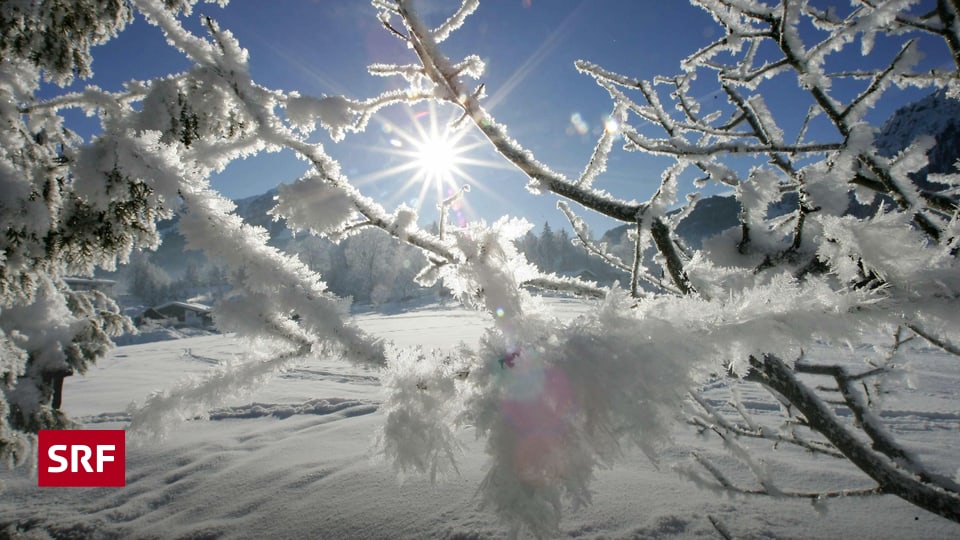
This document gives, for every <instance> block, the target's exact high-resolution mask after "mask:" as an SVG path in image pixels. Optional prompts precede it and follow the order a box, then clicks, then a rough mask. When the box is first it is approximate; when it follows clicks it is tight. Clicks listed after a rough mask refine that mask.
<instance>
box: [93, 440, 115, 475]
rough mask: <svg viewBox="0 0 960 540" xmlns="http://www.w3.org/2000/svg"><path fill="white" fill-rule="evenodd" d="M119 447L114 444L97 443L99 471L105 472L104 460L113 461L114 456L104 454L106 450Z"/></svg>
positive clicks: (109, 450) (110, 450)
mask: <svg viewBox="0 0 960 540" xmlns="http://www.w3.org/2000/svg"><path fill="white" fill-rule="evenodd" d="M116 449H117V447H116V446H114V445H112V444H98V445H97V472H103V462H104V461H110V462H113V456H112V455H110V456H108V455H106V454H104V452H105V451H108V452H113V451H114V450H116Z"/></svg>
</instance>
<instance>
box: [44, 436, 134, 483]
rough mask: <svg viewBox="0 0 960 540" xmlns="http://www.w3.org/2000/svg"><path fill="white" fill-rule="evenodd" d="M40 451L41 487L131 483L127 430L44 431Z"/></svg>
mask: <svg viewBox="0 0 960 540" xmlns="http://www.w3.org/2000/svg"><path fill="white" fill-rule="evenodd" d="M37 453H38V454H39V455H38V456H37V457H38V460H37V461H38V462H37V476H38V478H37V485H38V486H40V487H123V486H125V485H127V470H126V469H127V466H126V432H125V431H123V430H120V429H110V430H106V429H91V430H62V431H51V430H41V431H40V433H39V439H38V443H37Z"/></svg>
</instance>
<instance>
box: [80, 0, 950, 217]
mask: <svg viewBox="0 0 960 540" xmlns="http://www.w3.org/2000/svg"><path fill="white" fill-rule="evenodd" d="M821 3H823V4H825V5H829V4H831V2H826V1H825V2H821ZM832 3H833V4H837V5H844V6H848V5H849V2H832ZM420 4H421V8H420V9H421V12H422V13H423V15H424V16H425V17H426V18H427V19H428V21H429V22H431V23H432V24H437V23H439V22H442V20H443V19H445V18H446V16H447V15H448V14H449V12H450V10H452V9H453V7H454V6H455V4H456V3H455V2H454V0H421V2H420ZM200 14H204V15H209V16H211V17H213V18H214V19H216V20H217V21H218V22H219V23H220V25H221V27H223V28H227V29H230V30H231V31H232V32H233V33H234V34H235V35H236V36H237V38H238V39H239V41H240V43H241V45H242V46H244V47H245V48H247V49H248V50H249V52H250V66H251V71H252V74H253V77H254V79H255V80H256V81H258V82H259V83H261V84H263V85H266V86H268V87H272V88H279V89H283V90H288V91H289V90H298V91H300V92H301V93H302V94H308V95H315V96H319V95H330V94H342V95H345V96H348V97H352V98H358V99H363V98H367V97H372V96H374V95H376V94H377V93H379V92H381V91H383V90H385V89H388V88H392V87H395V84H396V83H393V82H392V81H390V80H389V79H383V78H379V77H372V76H370V75H368V74H367V72H366V66H367V65H368V64H370V63H377V62H385V63H394V62H396V63H412V62H413V61H414V60H415V58H414V57H413V55H412V53H411V52H410V51H408V50H406V48H405V47H404V46H403V44H402V43H401V42H400V41H399V40H398V39H396V38H395V37H394V36H392V35H390V34H389V33H388V32H387V31H385V30H384V29H383V28H382V27H381V26H380V24H379V22H378V20H377V18H376V10H375V9H374V8H373V7H372V6H371V5H370V4H369V2H367V1H364V0H274V1H271V2H267V1H264V0H231V2H230V4H229V5H228V6H227V7H226V8H225V9H221V8H219V7H218V6H216V5H215V4H202V3H201V4H198V6H197V8H196V11H195V13H194V15H193V16H192V19H193V20H192V21H191V22H190V23H189V25H188V26H189V27H191V28H194V29H196V31H197V32H198V33H199V34H201V35H203V32H202V30H200V28H199V25H198V24H197V20H198V16H199V15H200ZM719 32H720V28H719V27H718V26H717V25H716V24H715V23H714V22H713V21H712V19H711V18H710V17H709V16H708V15H707V14H706V13H705V12H704V11H702V10H701V9H699V8H696V7H692V6H690V5H689V4H688V3H687V2H685V1H682V0H483V1H482V2H481V5H480V8H479V10H478V11H477V12H476V13H475V14H474V15H473V16H471V17H470V18H469V19H468V21H467V23H466V26H465V27H464V28H462V29H461V30H460V31H458V32H457V33H455V34H454V35H453V37H451V38H450V39H449V40H448V41H447V42H445V43H444V44H443V45H442V48H443V50H444V51H445V52H446V53H447V54H448V55H449V56H451V57H453V58H454V59H459V58H461V57H462V56H464V55H466V54H471V53H475V54H478V55H479V56H480V57H481V58H483V59H484V61H485V62H486V65H487V71H486V74H485V76H484V77H483V82H484V83H485V84H486V89H487V94H488V96H489V97H488V100H487V103H486V104H487V106H488V108H489V109H490V110H491V111H492V113H493V115H494V116H495V117H496V118H497V119H498V120H499V121H500V122H501V123H505V124H507V125H508V126H509V129H510V134H511V135H512V136H513V137H514V138H516V139H517V140H518V141H520V142H521V143H522V144H524V145H525V146H527V147H528V148H529V149H531V150H532V151H533V152H534V153H535V155H536V156H537V157H538V159H540V160H541V161H543V162H544V163H546V164H547V165H549V166H550V167H552V168H553V169H554V170H557V171H559V172H562V173H565V174H567V175H568V176H570V177H576V175H577V174H578V173H579V172H580V171H581V170H582V168H583V167H584V165H585V164H586V162H587V161H588V159H589V157H590V154H591V152H592V150H593V147H594V145H595V143H596V137H597V135H598V134H599V132H600V130H601V129H602V127H603V122H604V118H605V116H606V115H608V114H609V113H610V110H611V101H610V99H609V97H608V95H607V93H606V92H605V91H604V90H603V89H601V88H600V87H598V86H597V85H596V84H595V83H594V81H593V80H592V79H591V78H590V77H588V76H585V75H581V74H579V73H577V71H576V70H575V68H574V66H573V62H574V61H575V60H577V59H585V60H589V61H592V62H594V63H597V64H600V65H602V66H604V67H605V68H608V69H611V70H614V71H618V72H621V73H623V74H626V75H629V76H632V77H637V78H644V79H649V78H652V77H653V76H655V75H660V74H667V75H669V74H675V73H677V72H679V62H680V60H681V59H682V58H684V57H685V56H687V55H688V54H690V53H692V52H694V51H695V50H696V49H698V48H699V47H701V46H702V45H705V44H706V43H708V42H709V41H710V39H711V38H715V37H717V34H718V33H719ZM879 47H881V48H882V47H883V43H882V42H881V43H880V44H879ZM854 61H855V60H854ZM927 61H928V62H930V63H931V65H937V64H938V63H942V62H945V61H946V57H945V56H944V57H943V58H940V57H937V56H936V55H932V56H931V57H930V58H928V59H927ZM186 67H187V63H186V61H185V60H184V59H183V57H182V55H181V54H180V53H178V52H177V51H175V50H174V49H172V48H170V47H169V46H167V45H166V44H165V43H164V40H163V38H162V36H161V35H160V32H159V30H157V29H156V28H154V27H151V26H149V25H147V24H146V23H145V22H144V21H143V20H142V19H138V20H137V21H136V22H135V23H134V24H133V25H132V26H131V27H128V29H127V30H126V31H125V32H124V33H123V34H122V35H121V36H120V37H119V38H118V39H116V40H114V41H112V42H111V43H109V44H107V45H105V46H102V47H98V48H96V49H95V50H94V65H93V68H94V72H95V73H96V75H95V78H94V79H93V80H92V81H87V82H93V83H95V84H97V85H99V86H101V87H103V88H105V89H108V90H118V89H120V88H121V85H122V83H123V82H124V81H126V80H130V79H146V78H150V77H153V76H157V75H161V74H165V73H170V72H175V71H179V70H183V69H185V68H186ZM791 84H792V85H793V87H794V88H795V82H794V83H791ZM922 94H923V93H922V92H920V93H907V94H905V95H904V97H903V98H902V99H903V100H907V99H911V98H913V99H915V98H916V97H919V96H920V95H922ZM704 97H705V99H710V97H711V96H710V95H706V96H704ZM777 99H778V97H777V96H776V95H774V96H771V100H774V101H776V100H777ZM780 99H788V98H786V97H784V98H780ZM779 105H780V106H781V109H782V110H786V111H790V105H789V103H779ZM794 112H795V113H796V116H795V117H796V118H797V119H799V118H800V117H802V115H803V114H804V113H805V112H806V105H804V106H802V107H799V108H798V110H796V111H794ZM890 112H892V105H890V106H887V107H886V108H885V109H881V110H878V111H876V113H874V118H875V119H876V121H880V120H882V119H883V118H886V117H887V116H888V115H889V114H890ZM452 114H453V112H452V111H451V110H449V109H431V108H430V107H428V106H427V105H425V104H424V105H421V106H417V107H415V108H414V109H412V110H411V109H409V108H406V107H400V106H396V107H393V108H391V109H390V110H387V111H385V112H384V113H383V114H381V115H379V116H378V117H377V118H376V119H375V120H374V121H373V122H371V124H370V126H369V128H368V129H367V132H365V133H363V134H359V135H357V134H351V135H348V136H347V139H346V140H345V141H343V142H340V143H333V142H332V141H330V140H329V138H328V137H327V136H326V135H325V134H321V135H320V136H319V137H317V136H315V139H316V140H318V141H320V142H322V143H323V144H324V145H325V147H326V150H327V152H328V153H329V154H330V155H331V156H333V157H334V158H335V159H337V160H338V161H340V163H341V164H342V165H343V170H344V171H345V172H346V173H347V175H348V177H349V178H350V179H351V181H353V182H354V184H355V185H357V186H359V187H360V189H361V190H362V191H363V192H364V193H366V194H367V195H370V196H373V197H375V198H378V199H380V200H381V201H383V202H384V203H386V205H387V207H388V209H389V208H391V207H392V206H394V205H396V204H399V203H401V202H405V203H407V204H410V205H412V206H419V207H421V208H422V211H421V221H424V222H429V221H432V220H433V219H435V218H436V215H437V211H436V209H435V206H436V202H437V196H438V195H437V194H436V193H434V192H433V191H432V190H427V191H426V193H422V192H423V190H422V189H421V187H420V184H421V182H419V181H415V182H411V176H412V175H414V174H415V173H413V172H411V171H409V170H407V171H401V172H397V173H393V174H384V173H383V171H389V170H392V169H398V168H402V165H403V164H405V163H406V162H408V161H409V160H410V159H411V158H410V157H409V156H408V155H402V154H400V153H399V152H398V151H405V150H409V146H410V143H409V141H407V140H406V139H405V138H404V137H403V136H402V133H410V134H415V133H417V130H416V129H415V127H414V124H415V123H419V124H420V125H421V126H428V125H429V124H430V122H431V121H437V122H439V124H440V125H441V126H442V125H443V124H445V123H446V122H447V121H448V120H449V119H450V118H451V115H452ZM797 121H799V120H797ZM398 131H399V132H400V133H398ZM462 141H463V143H462V144H464V145H469V146H470V150H469V151H468V152H466V153H465V154H464V156H463V157H464V158H466V159H469V160H470V161H476V162H480V164H476V165H463V166H462V168H463V170H464V172H465V173H466V176H467V178H459V179H457V180H456V181H457V183H460V184H463V183H469V184H471V188H472V189H471V191H470V193H469V194H468V195H467V199H466V203H465V206H464V208H463V209H462V210H461V216H462V217H463V218H466V219H478V218H483V219H486V220H488V221H490V220H493V219H496V218H497V217H499V216H500V215H504V214H511V215H519V216H523V217H526V218H527V219H529V220H530V221H531V222H533V223H534V224H535V225H537V226H538V227H539V226H541V225H542V224H543V222H544V221H550V222H551V224H553V225H554V226H563V225H565V218H564V217H563V215H562V214H561V213H560V212H559V211H558V210H556V201H557V198H556V197H555V196H552V195H540V196H534V195H531V194H529V193H528V192H527V191H526V189H525V185H526V179H525V177H523V176H522V175H521V174H520V173H518V172H516V171H514V170H512V169H511V168H509V167H507V166H505V162H504V161H503V160H502V159H500V158H498V157H497V156H496V155H495V154H493V153H492V152H491V150H490V148H489V145H484V144H478V145H473V144H471V143H473V142H478V138H477V135H476V132H475V131H469V132H467V133H465V134H464V135H463V139H462ZM668 164H669V161H666V160H664V159H662V158H653V157H649V156H644V155H642V154H638V153H626V152H624V151H622V150H615V152H614V154H613V155H612V157H611V162H610V170H609V172H608V173H606V174H605V175H603V176H602V177H601V178H599V179H598V180H597V182H596V184H595V185H596V186H597V187H600V188H603V189H607V190H609V191H611V192H612V193H614V194H616V195H618V196H620V197H623V198H627V199H630V198H633V199H637V200H645V199H646V198H648V197H649V196H650V195H651V193H653V191H654V190H655V189H656V187H657V185H658V183H659V178H660V172H661V171H662V169H663V168H664V166H665V165H668ZM305 170H306V165H305V163H303V162H301V161H298V160H297V159H296V158H295V157H293V155H292V154H289V153H280V154H272V155H265V156H261V157H258V158H255V159H250V160H246V161H243V162H238V163H236V164H235V165H232V166H230V167H229V168H228V169H227V170H226V171H225V172H224V173H222V174H220V175H218V176H217V177H215V178H214V179H213V184H214V187H216V188H218V189H219V190H221V192H222V193H224V194H225V195H226V196H228V197H231V198H242V197H247V196H251V195H257V194H260V193H263V192H264V191H266V190H268V189H270V188H272V187H274V186H275V185H276V184H277V183H280V182H283V183H289V182H292V181H293V180H295V179H296V178H297V177H299V176H300V175H302V174H303V173H304V171H305ZM714 191H716V190H714ZM584 217H586V218H590V219H588V223H590V224H591V226H592V227H593V228H594V229H595V231H596V233H597V234H599V233H600V232H602V231H603V230H605V229H606V228H609V227H610V226H612V225H615V224H614V223H612V222H610V221H607V220H605V219H603V218H597V217H593V216H591V215H590V214H589V213H586V212H584Z"/></svg>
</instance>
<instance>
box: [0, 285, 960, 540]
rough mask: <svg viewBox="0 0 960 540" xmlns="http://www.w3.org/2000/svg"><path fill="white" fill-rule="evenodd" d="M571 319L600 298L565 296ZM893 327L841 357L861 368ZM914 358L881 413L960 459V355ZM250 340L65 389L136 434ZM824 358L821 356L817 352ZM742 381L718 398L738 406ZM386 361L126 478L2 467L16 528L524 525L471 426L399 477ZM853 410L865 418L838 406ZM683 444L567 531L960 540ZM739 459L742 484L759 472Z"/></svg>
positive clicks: (293, 380)
mask: <svg viewBox="0 0 960 540" xmlns="http://www.w3.org/2000/svg"><path fill="white" fill-rule="evenodd" d="M549 305H550V306H551V308H552V309H553V310H554V312H555V313H556V314H557V315H558V316H560V317H573V316H576V314H577V313H578V312H581V311H583V310H584V309H587V306H585V305H584V304H581V303H578V302H574V301H568V300H557V299H552V300H550V301H549ZM356 319H357V321H358V322H359V324H360V326H361V327H362V328H364V329H365V330H367V331H369V332H371V333H373V334H375V335H378V336H382V337H383V338H386V339H389V340H392V341H393V342H395V343H397V344H398V345H414V344H423V345H424V346H427V347H441V348H443V347H453V346H456V345H457V343H458V342H461V341H462V342H465V343H467V344H474V343H476V341H477V340H478V338H479V337H480V335H481V334H482V332H483V330H484V328H485V327H486V326H487V325H488V321H487V320H486V319H485V317H484V316H483V315H482V314H479V313H474V312H470V311H466V310H464V309H462V308H459V307H444V306H437V305H432V306H419V307H416V308H415V309H409V310H404V309H402V308H395V309H392V310H389V311H388V312H387V313H386V314H384V313H360V314H357V315H356ZM884 343H885V338H882V337H877V338H876V339H875V340H874V341H873V342H871V343H866V344H862V345H855V346H851V347H850V348H848V349H846V350H842V351H829V352H830V353H831V354H834V355H836V354H842V355H845V356H848V357H849V359H850V361H851V362H858V361H860V360H859V359H860V358H862V357H863V356H864V354H865V353H869V352H871V350H872V348H873V347H875V346H883V344H884ZM910 345H911V346H913V348H912V349H910V350H909V353H908V354H907V355H906V356H905V362H904V364H905V365H904V369H903V372H904V376H905V377H909V380H908V382H909V384H908V385H907V386H906V387H907V388H909V389H910V390H909V393H906V394H902V395H887V396H884V411H885V412H884V413H883V414H882V415H881V417H882V418H883V419H884V420H885V421H886V422H887V425H888V426H889V427H890V429H891V430H892V431H893V433H894V434H895V435H896V436H897V437H899V438H901V439H902V440H903V441H904V442H906V443H908V444H909V445H910V446H913V447H915V448H917V449H918V450H919V452H921V455H920V457H921V458H923V459H924V460H926V461H929V462H930V463H932V464H933V466H934V467H935V468H936V469H937V471H938V472H940V473H941V474H944V475H946V476H949V477H956V476H960V475H958V471H957V467H958V465H960V401H958V399H957V395H958V392H960V362H958V361H957V359H956V358H954V357H950V356H948V355H946V354H944V353H941V352H940V351H938V350H936V349H932V348H929V347H927V346H926V344H924V343H919V342H917V341H914V342H911V343H910ZM245 346H246V345H244V343H243V342H241V341H240V340H238V339H236V338H235V337H233V336H231V335H214V336H203V337H190V338H186V339H179V340H173V341H159V342H153V343H143V344H137V345H128V346H123V347H118V348H116V349H115V350H114V351H113V352H112V353H111V354H110V355H109V356H108V357H107V358H105V359H104V360H102V361H101V362H99V364H98V365H97V366H96V367H95V368H93V369H92V370H91V371H90V372H89V373H88V374H87V375H86V376H85V377H71V378H69V379H68V380H67V382H66V384H65V391H64V398H65V401H64V409H65V410H66V411H67V412H68V414H70V415H71V416H72V417H73V418H74V419H76V420H78V421H80V422H82V423H83V424H84V426H85V427H86V428H90V429H122V428H124V427H125V426H126V422H127V421H128V420H129V415H128V413H127V412H126V411H127V407H128V405H129V404H130V403H131V402H136V401H142V400H143V399H144V397H145V396H147V395H148V394H149V393H150V392H152V391H155V390H160V389H164V388H169V387H171V386H172V385H173V384H174V383H176V382H177V381H178V380H180V379H181V378H182V377H184V376H196V375H202V374H203V373H205V372H208V371H209V370H211V369H215V368H216V367H217V366H219V365H221V364H223V363H226V362H230V361H232V360H233V359H234V358H236V357H237V356H238V355H240V354H241V353H242V352H243V350H244V348H245ZM824 352H827V351H826V350H824V351H809V352H808V354H809V355H810V356H811V358H813V357H815V355H816V354H817V353H824ZM728 385H729V382H727V381H720V382H714V383H712V384H711V385H710V386H709V387H708V389H707V391H706V396H707V398H708V400H709V402H710V403H711V404H712V405H714V406H715V407H718V408H720V409H722V410H725V411H726V410H729V412H730V413H731V414H733V413H734V412H735V411H734V409H733V408H732V407H730V406H729V405H728V401H729V396H730V394H729V389H728ZM382 400H383V392H382V389H381V387H380V385H379V378H378V374H377V373H376V372H371V371H364V370H362V369H359V368H355V367H352V366H351V365H349V364H347V363H345V362H342V361H338V360H336V359H333V358H317V359H312V360H310V361H307V362H303V363H301V364H299V365H297V366H296V367H294V368H292V369H289V370H287V371H286V372H284V373H282V374H280V375H277V376H275V377H273V378H272V379H270V380H269V381H267V382H266V383H265V384H263V385H262V386H261V387H260V388H259V389H258V390H257V391H256V392H254V393H253V394H251V395H246V396H242V397H237V398H233V399H231V400H230V401H229V402H228V403H227V404H226V405H225V406H223V407H220V408H218V409H216V410H213V411H210V413H209V417H207V418H197V419H188V420H187V421H185V422H183V423H182V424H179V425H178V426H177V427H176V428H175V429H174V430H173V431H172V432H171V434H170V435H169V436H167V437H166V438H165V439H163V440H161V441H154V440H130V438H128V443H127V444H128V448H127V486H126V487H125V488H119V489H111V488H103V489H80V488H45V489H40V488H38V487H36V477H35V476H34V475H33V473H32V472H31V471H28V470H25V469H22V468H21V469H15V470H12V471H3V472H2V473H0V479H2V481H3V484H4V487H3V491H2V492H0V536H4V532H5V533H6V535H7V536H13V537H17V536H18V535H20V534H22V535H23V537H27V538H46V537H47V535H49V536H51V537H54V538H87V537H90V538H194V539H199V538H384V539H386V538H460V539H480V538H501V537H505V536H507V535H508V533H509V531H508V530H506V529H505V528H504V527H503V526H501V525H500V524H498V523H497V522H496V520H495V519H494V518H493V517H492V515H491V514H490V513H488V512H486V511H484V510H483V509H480V508H478V500H477V498H476V497H475V494H476V492H477V488H478V486H479V484H480V482H481V481H482V479H483V477H484V474H485V469H486V455H485V453H484V442H483V441H476V440H475V439H474V437H473V434H472V433H471V432H470V431H469V430H467V431H464V432H463V433H462V440H463V444H464V447H465V448H466V451H465V453H464V455H462V456H461V459H460V462H459V468H460V476H455V477H450V478H445V479H443V480H441V481H439V482H437V483H436V484H431V483H430V482H429V480H428V479H426V478H422V477H418V476H410V477H405V478H398V476H397V474H396V472H395V471H394V470H393V469H392V468H391V466H390V464H389V463H385V462H383V461H381V460H378V459H376V456H373V455H372V454H371V451H370V448H371V447H372V443H373V440H374V438H375V437H376V434H377V430H378V428H379V427H380V426H381V424H382V421H383V418H382V414H381V413H379V412H378V405H379V404H380V403H381V402H382ZM741 402H742V403H743V404H744V406H745V407H746V408H747V409H748V410H749V411H750V412H752V413H753V414H754V415H755V416H756V418H757V419H758V420H759V421H760V422H763V423H767V424H769V425H778V422H779V418H780V417H779V416H778V415H777V414H776V413H777V405H776V403H775V402H774V401H773V400H772V399H771V398H770V396H769V395H768V394H767V393H766V392H764V391H762V389H760V388H759V387H756V388H754V387H752V386H750V385H746V386H744V387H743V388H742V390H741ZM836 413H837V414H839V415H849V412H848V411H847V410H846V409H844V408H842V407H839V406H837V407H836ZM676 443H677V446H676V448H666V449H664V450H663V452H662V454H661V455H660V459H659V461H658V463H652V462H651V461H650V460H649V459H647V457H645V456H644V455H643V453H641V452H639V451H638V450H636V449H632V448H625V449H624V456H623V458H622V460H621V461H620V462H619V464H618V465H616V466H615V467H613V468H612V469H608V470H601V471H600V472H599V473H598V474H597V475H596V478H595V481H594V484H593V489H594V491H595V495H594V499H593V504H592V505H591V506H589V507H586V508H581V509H577V510H572V509H568V510H567V512H566V514H565V516H564V519H563V522H562V524H561V528H562V535H563V537H568V538H697V537H702V538H719V537H720V535H719V533H718V532H717V529H716V528H715V527H714V525H712V524H711V518H713V519H715V520H718V522H720V523H722V526H724V527H726V529H727V530H729V532H730V533H731V534H732V535H733V536H735V537H737V538H891V539H893V538H927V539H936V538H953V539H955V538H958V537H960V526H958V525H956V524H955V523H952V522H949V521H947V520H945V519H942V518H940V517H938V516H935V515H932V514H929V513H927V512H925V511H923V510H920V509H918V508H916V507H914V506H911V505H910V504H908V503H906V502H903V501H901V500H900V499H898V498H896V497H893V496H884V497H848V498H840V499H833V500H830V501H827V502H824V503H820V504H817V505H813V504H811V503H810V502H809V501H805V500H796V499H791V500H784V499H772V498H770V497H759V496H752V497H744V496H738V497H732V496H730V495H726V494H722V493H718V492H714V491H711V490H708V489H698V488H697V487H696V486H695V485H694V484H693V483H691V482H690V481H689V480H687V479H685V478H682V477H680V475H679V474H677V473H676V472H675V471H674V470H673V468H672V467H673V465H674V464H677V463H687V462H689V456H688V453H687V451H685V450H680V447H683V446H685V447H700V448H703V452H704V454H705V455H710V456H713V457H715V458H716V460H717V462H719V463H721V464H725V463H726V462H725V461H724V459H728V460H729V458H725V457H724V456H725V454H724V453H723V452H722V449H721V447H720V445H719V443H718V439H717V437H716V436H709V434H704V435H698V434H697V433H696V431H695V430H694V429H693V428H685V427H683V425H682V422H678V427H677V431H676ZM741 443H742V444H743V445H745V446H747V447H750V448H751V449H753V450H755V451H757V452H760V455H762V456H764V458H765V464H766V465H767V466H768V467H769V468H770V469H771V470H772V471H774V473H775V474H774V477H775V478H776V479H778V481H779V484H778V485H779V487H781V488H782V489H802V490H816V489H836V488H838V487H854V488H855V487H868V486H870V485H871V484H870V482H869V480H868V479H867V478H866V477H865V476H864V475H863V474H862V473H860V472H859V471H857V470H855V469H853V468H852V467H851V466H850V465H848V464H846V463H845V462H843V461H840V460H834V459H832V458H829V457H824V456H820V457H817V456H811V455H808V454H803V453H801V452H798V451H796V450H794V449H792V448H781V449H779V450H774V449H773V443H772V442H767V441H761V440H743V441H741ZM741 472H743V473H744V474H743V476H742V478H741V477H739V476H738V474H739V473H738V472H737V470H736V469H734V471H733V473H731V477H732V478H733V479H734V480H741V481H743V482H749V481H750V476H749V475H747V474H746V472H747V471H741Z"/></svg>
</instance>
